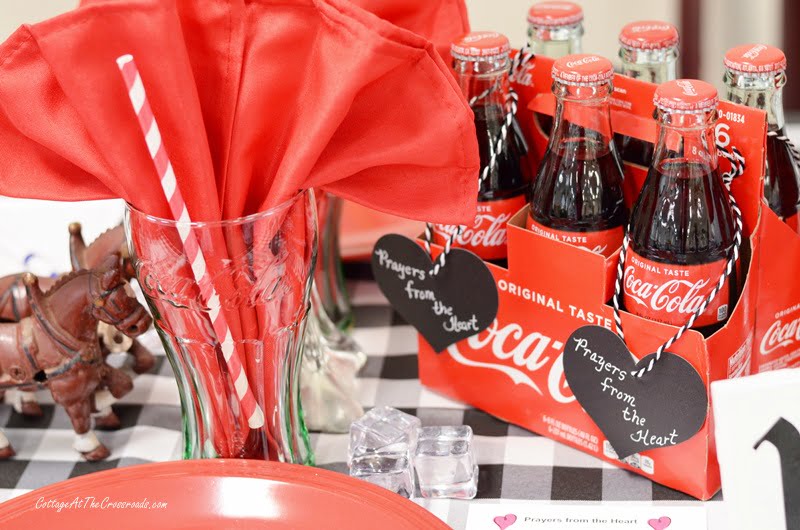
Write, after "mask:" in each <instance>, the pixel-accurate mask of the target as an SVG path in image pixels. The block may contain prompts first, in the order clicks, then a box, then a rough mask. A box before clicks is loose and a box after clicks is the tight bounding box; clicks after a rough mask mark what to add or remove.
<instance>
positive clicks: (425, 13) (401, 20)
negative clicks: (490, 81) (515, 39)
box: [353, 0, 469, 64]
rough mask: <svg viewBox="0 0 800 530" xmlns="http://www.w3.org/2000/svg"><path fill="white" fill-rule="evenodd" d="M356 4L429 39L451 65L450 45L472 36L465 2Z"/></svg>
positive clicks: (357, 0) (363, 0)
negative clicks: (459, 39)
mask: <svg viewBox="0 0 800 530" xmlns="http://www.w3.org/2000/svg"><path fill="white" fill-rule="evenodd" d="M353 3H354V4H357V5H359V6H360V7H363V8H364V9H366V10H367V11H370V12H372V13H375V14H376V15H378V16H379V17H381V18H383V19H386V20H388V21H389V22H391V23H392V24H395V25H397V26H400V27H401V28H405V29H407V30H410V31H413V32H414V33H416V34H417V35H421V36H423V37H425V38H426V39H428V40H429V41H431V42H432V43H433V44H434V46H436V49H437V51H438V52H439V54H440V55H441V56H442V59H443V60H444V62H445V63H448V64H449V63H450V60H451V59H450V43H452V42H453V40H455V39H456V38H457V37H460V36H461V35H464V34H466V33H469V17H468V16H467V6H466V4H465V3H464V0H353Z"/></svg>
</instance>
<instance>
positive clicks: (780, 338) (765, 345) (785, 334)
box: [759, 317, 800, 355]
mask: <svg viewBox="0 0 800 530" xmlns="http://www.w3.org/2000/svg"><path fill="white" fill-rule="evenodd" d="M798 341H800V317H798V318H796V319H794V320H792V321H791V322H787V323H785V324H784V323H783V320H781V319H778V320H776V321H775V322H773V323H772V325H771V326H770V327H769V329H768V330H767V333H766V334H765V335H764V337H763V338H762V339H761V345H760V348H759V350H760V351H761V355H769V354H770V353H772V352H773V351H775V350H777V349H778V348H785V347H788V346H791V345H792V344H794V343H796V342H798Z"/></svg>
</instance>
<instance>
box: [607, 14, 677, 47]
mask: <svg viewBox="0 0 800 530" xmlns="http://www.w3.org/2000/svg"><path fill="white" fill-rule="evenodd" d="M678 40H679V38H678V28H676V27H675V26H673V25H672V24H669V23H667V22H660V21H658V20H641V21H639V22H631V23H630V24H626V25H625V26H624V27H623V28H622V31H620V32H619V43H620V44H622V45H623V46H625V47H628V48H633V49H636V50H659V49H662V48H671V47H673V46H675V45H677V44H678Z"/></svg>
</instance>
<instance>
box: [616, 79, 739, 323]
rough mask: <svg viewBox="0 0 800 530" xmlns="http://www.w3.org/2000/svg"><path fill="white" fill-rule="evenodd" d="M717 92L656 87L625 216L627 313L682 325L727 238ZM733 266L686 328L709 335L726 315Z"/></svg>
mask: <svg viewBox="0 0 800 530" xmlns="http://www.w3.org/2000/svg"><path fill="white" fill-rule="evenodd" d="M717 102H718V98H717V90H716V89H715V88H714V87H713V86H712V85H710V84H708V83H705V82H703V81H697V80H693V79H679V80H675V81H670V82H667V83H664V84H662V85H659V87H658V88H657V89H656V92H655V97H654V104H655V106H656V109H657V113H656V115H657V118H656V122H657V124H658V132H657V140H656V147H655V152H654V154H653V162H652V164H651V166H650V170H649V172H648V173H647V178H646V180H645V182H644V185H643V186H642V190H641V192H640V194H639V198H638V199H637V200H636V204H635V205H634V208H633V213H632V215H631V219H632V221H631V229H630V249H629V250H628V252H627V253H626V255H625V276H624V282H623V300H624V303H625V308H626V309H627V310H628V311H629V312H630V313H633V314H635V315H638V316H641V317H644V318H648V319H651V320H656V321H659V322H664V323H667V324H671V325H673V326H682V325H683V324H685V323H686V322H687V321H688V320H689V317H690V316H691V315H692V314H693V313H694V312H695V311H696V310H697V309H698V308H699V307H700V305H701V304H702V303H703V301H704V300H705V298H706V297H707V296H708V295H709V293H710V292H711V290H712V289H713V288H714V286H715V284H716V283H717V280H718V279H719V277H720V275H721V273H722V271H723V270H724V268H725V262H726V260H727V259H728V256H729V255H730V252H731V247H732V246H733V241H734V233H735V230H734V221H733V212H732V210H731V206H730V198H729V195H728V190H727V188H726V187H725V185H724V183H723V182H722V177H721V175H720V172H719V165H718V156H717V149H716V143H715V135H714V126H715V124H716V121H717ZM737 275H738V274H737V270H736V269H735V268H734V271H733V273H732V274H731V275H730V276H729V277H728V278H727V279H726V281H725V284H724V286H723V288H722V290H721V291H720V293H719V294H718V295H717V296H716V298H715V299H714V301H713V302H712V303H711V304H710V305H709V306H708V308H707V309H706V310H705V311H704V312H703V313H702V314H700V315H699V316H698V317H697V319H696V320H695V322H694V326H693V327H694V328H695V329H697V330H698V331H700V332H701V333H703V334H705V335H706V336H708V335H710V334H712V333H713V332H714V331H716V330H718V329H719V328H721V327H722V326H723V325H724V324H725V322H726V321H727V320H728V317H729V315H730V313H731V312H732V309H733V305H734V303H735V301H736V296H737V294H738V283H739V282H738V277H737Z"/></svg>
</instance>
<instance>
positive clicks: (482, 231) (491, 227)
mask: <svg viewBox="0 0 800 530" xmlns="http://www.w3.org/2000/svg"><path fill="white" fill-rule="evenodd" d="M511 217H512V214H510V213H501V214H497V215H494V214H492V213H479V214H478V215H476V216H475V224H474V225H473V226H472V227H469V228H464V229H462V231H461V234H460V235H458V236H457V237H456V239H455V241H454V243H455V244H456V245H458V246H461V247H499V246H503V245H505V244H506V241H507V239H508V235H507V232H506V229H505V226H506V223H507V222H508V220H509V219H511ZM457 229H458V227H457V226H453V225H436V230H437V231H438V232H440V233H442V234H444V235H445V236H446V237H448V238H449V237H451V236H452V235H453V234H455V233H456V230H457Z"/></svg>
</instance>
